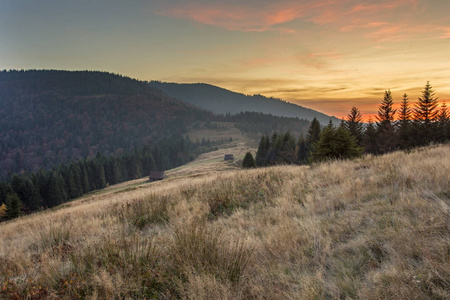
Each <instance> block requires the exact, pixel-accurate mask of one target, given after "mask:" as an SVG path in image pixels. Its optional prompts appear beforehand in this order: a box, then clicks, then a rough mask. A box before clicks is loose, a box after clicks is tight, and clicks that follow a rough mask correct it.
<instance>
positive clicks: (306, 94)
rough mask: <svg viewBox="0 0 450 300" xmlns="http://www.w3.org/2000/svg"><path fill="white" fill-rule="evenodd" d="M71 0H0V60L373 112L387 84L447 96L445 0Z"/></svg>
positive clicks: (449, 41) (449, 32) (449, 34)
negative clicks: (429, 89)
mask: <svg viewBox="0 0 450 300" xmlns="http://www.w3.org/2000/svg"><path fill="white" fill-rule="evenodd" d="M72 2H73V3H72ZM72 2H68V3H61V1H56V0H43V1H40V2H39V3H36V2H35V1H31V0H24V1H13V0H4V1H2V2H1V3H0V25H1V26H0V38H1V39H2V43H1V44H0V68H1V69H67V70H84V69H89V70H100V71H108V72H114V73H120V74H123V75H127V76H130V77H133V78H137V79H140V80H161V81H171V82H180V83H188V82H205V83H209V84H214V85H217V86H220V87H223V88H226V89H230V90H233V91H236V92H241V93H245V94H262V95H264V96H268V97H275V98H281V99H283V100H286V101H290V102H293V103H297V104H299V105H302V106H305V107H309V108H312V109H315V110H318V111H321V112H324V113H326V114H329V115H334V116H336V117H338V118H342V117H345V116H346V115H347V114H348V112H349V111H350V109H351V107H352V106H356V107H358V108H359V109H360V110H361V112H362V113H363V115H364V116H365V119H366V120H367V118H368V116H370V115H373V114H375V113H376V111H377V108H378V105H379V103H381V100H382V99H383V94H384V91H385V90H388V89H390V90H391V92H392V93H393V96H394V101H395V102H396V103H397V104H398V103H400V100H401V98H402V95H403V94H404V93H406V94H408V96H409V99H410V103H411V105H412V106H414V103H415V102H416V101H417V98H418V97H419V96H420V94H421V91H422V90H423V87H424V86H425V84H426V82H427V81H430V83H431V85H432V86H433V89H434V91H435V92H436V96H437V97H439V100H440V101H447V103H448V102H449V100H450V83H449V81H448V78H450V51H449V49H450V17H449V16H448V12H449V11H450V1H439V0H427V1H425V0H390V1H388V0H378V1H369V0H363V1H357V0H300V1H299V0H296V1H294V0H280V1H275V2H274V1H268V0H248V1H242V0H241V1H237V0H225V1H212V0H184V1H181V0H174V1H163V0H154V1H151V0H136V1H132V2H129V3H123V1H117V0H113V1H106V0H97V1H94V2H93V1H88V0H80V1H72ZM3 41H5V42H3Z"/></svg>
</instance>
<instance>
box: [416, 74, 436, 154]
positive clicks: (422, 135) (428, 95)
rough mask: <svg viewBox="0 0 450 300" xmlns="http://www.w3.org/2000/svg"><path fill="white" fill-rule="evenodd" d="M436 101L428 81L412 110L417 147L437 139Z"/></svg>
mask: <svg viewBox="0 0 450 300" xmlns="http://www.w3.org/2000/svg"><path fill="white" fill-rule="evenodd" d="M437 100H438V98H436V97H434V91H433V89H432V87H431V85H430V82H429V81H428V82H427V84H426V85H425V88H424V90H423V91H422V97H419V101H418V102H417V103H416V106H415V109H414V121H415V133H416V136H415V141H416V142H417V144H418V145H427V144H428V143H430V142H432V141H434V140H436V138H437V137H436V136H437V130H436V126H435V121H436V119H437V116H438V113H439V110H438V101H437Z"/></svg>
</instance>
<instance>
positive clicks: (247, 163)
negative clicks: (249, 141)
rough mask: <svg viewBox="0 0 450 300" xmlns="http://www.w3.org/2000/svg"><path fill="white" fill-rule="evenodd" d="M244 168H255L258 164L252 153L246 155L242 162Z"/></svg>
mask: <svg viewBox="0 0 450 300" xmlns="http://www.w3.org/2000/svg"><path fill="white" fill-rule="evenodd" d="M242 167H243V168H245V169H250V168H255V167H256V163H255V159H254V158H253V155H252V154H251V153H250V152H247V153H246V154H245V157H244V160H243V161H242Z"/></svg>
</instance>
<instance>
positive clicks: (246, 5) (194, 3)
mask: <svg viewBox="0 0 450 300" xmlns="http://www.w3.org/2000/svg"><path fill="white" fill-rule="evenodd" d="M419 1H420V0H379V1H376V2H375V1H369V0H366V1H357V3H356V4H355V1H354V0H304V1H297V0H282V1H274V2H268V1H262V0H258V2H254V3H253V4H252V3H250V2H249V1H231V0H228V1H227V0H225V1H217V2H216V1H208V2H200V0H186V1H180V2H176V3H175V4H174V3H173V2H166V1H164V2H162V3H161V5H160V8H159V9H157V10H156V12H155V13H156V14H158V15H161V16H166V17H171V18H178V19H185V20H191V21H194V22H197V23H201V24H206V25H211V26H217V27H221V28H225V29H228V30H236V31H268V30H276V31H280V32H285V33H294V32H296V30H298V28H295V27H293V26H294V25H293V24H290V23H289V22H291V21H295V20H302V21H306V22H311V23H314V24H316V25H319V26H329V27H331V28H333V27H335V28H337V29H338V30H339V31H341V32H353V31H361V30H362V34H363V35H362V36H363V37H365V38H369V39H374V40H375V41H379V42H383V41H401V40H404V39H407V38H408V37H409V36H410V35H411V34H416V33H421V32H423V30H421V29H420V27H419V26H417V25H415V24H413V23H412V21H410V18H398V13H403V14H405V12H408V13H413V12H414V10H415V9H416V7H417V5H418V2H419ZM374 2H375V3H374ZM425 27H426V26H422V28H425ZM426 28H427V30H430V31H431V32H434V33H435V35H434V37H435V38H448V37H449V36H450V32H449V31H450V30H449V28H448V27H442V25H441V26H439V25H436V26H431V25H429V26H428V27H426Z"/></svg>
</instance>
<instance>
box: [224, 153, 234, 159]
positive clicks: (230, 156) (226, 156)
mask: <svg viewBox="0 0 450 300" xmlns="http://www.w3.org/2000/svg"><path fill="white" fill-rule="evenodd" d="M224 160H234V155H233V154H225V157H224Z"/></svg>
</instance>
